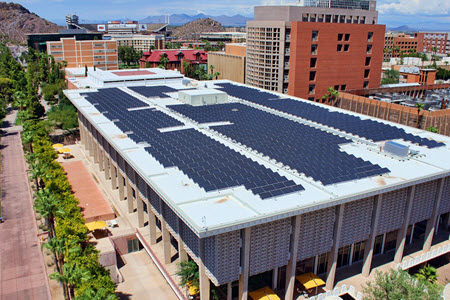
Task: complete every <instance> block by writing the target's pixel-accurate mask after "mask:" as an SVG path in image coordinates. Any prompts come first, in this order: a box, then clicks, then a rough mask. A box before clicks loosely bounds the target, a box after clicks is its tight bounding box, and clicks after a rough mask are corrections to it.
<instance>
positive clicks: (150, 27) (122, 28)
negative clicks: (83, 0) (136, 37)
mask: <svg viewBox="0 0 450 300" xmlns="http://www.w3.org/2000/svg"><path fill="white" fill-rule="evenodd" d="M167 25H169V24H167V23H154V24H146V23H138V22H137V21H126V22H120V21H109V22H108V23H106V24H78V27H79V28H83V29H86V30H87V31H89V32H102V33H105V34H112V35H115V34H128V35H130V34H136V33H140V34H162V35H164V36H167V34H168V30H167Z"/></svg>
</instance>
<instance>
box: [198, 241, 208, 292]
mask: <svg viewBox="0 0 450 300" xmlns="http://www.w3.org/2000/svg"><path fill="white" fill-rule="evenodd" d="M204 261H205V240H204V239H200V265H199V266H198V269H199V277H200V278H199V279H200V280H199V281H200V300H209V299H210V293H211V292H210V282H209V278H208V276H206V268H205V263H204Z"/></svg>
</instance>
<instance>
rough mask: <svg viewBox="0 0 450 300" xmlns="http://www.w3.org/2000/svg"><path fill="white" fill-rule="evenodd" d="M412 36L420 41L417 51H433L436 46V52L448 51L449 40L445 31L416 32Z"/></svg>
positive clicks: (447, 52) (449, 51)
mask: <svg viewBox="0 0 450 300" xmlns="http://www.w3.org/2000/svg"><path fill="white" fill-rule="evenodd" d="M414 37H416V38H417V39H418V40H420V41H421V44H422V47H421V48H420V49H418V51H419V52H434V51H433V50H432V49H433V48H434V47H436V53H440V54H449V53H450V40H449V39H448V34H447V33H446V32H417V33H415V34H414Z"/></svg>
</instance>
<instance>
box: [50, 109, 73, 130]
mask: <svg viewBox="0 0 450 300" xmlns="http://www.w3.org/2000/svg"><path fill="white" fill-rule="evenodd" d="M47 116H48V120H49V121H50V122H51V123H52V124H53V125H54V126H56V127H58V128H61V129H62V130H67V131H70V130H71V129H74V128H77V127H78V115H77V111H76V109H75V108H74V107H73V106H67V105H58V106H53V107H52V108H51V109H50V111H49V112H48V113H47Z"/></svg>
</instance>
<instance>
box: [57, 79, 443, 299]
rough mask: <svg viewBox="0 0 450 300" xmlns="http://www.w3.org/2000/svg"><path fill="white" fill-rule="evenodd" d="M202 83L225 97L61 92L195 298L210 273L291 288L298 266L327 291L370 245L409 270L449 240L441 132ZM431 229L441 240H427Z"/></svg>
mask: <svg viewBox="0 0 450 300" xmlns="http://www.w3.org/2000/svg"><path fill="white" fill-rule="evenodd" d="M205 85H206V87H205V88H207V89H212V92H213V93H215V91H214V90H218V91H221V92H225V93H227V94H228V103H225V104H212V105H200V106H190V105H187V104H183V103H182V102H180V101H179V100H177V99H178V92H179V91H181V92H183V90H185V89H192V88H193V87H195V85H183V84H166V85H155V86H141V87H129V88H108V89H95V90H70V91H69V90H67V91H65V94H66V95H67V97H68V98H69V99H70V100H71V101H72V103H73V104H74V105H75V107H76V108H77V109H78V112H79V115H78V116H79V124H80V134H81V143H82V144H83V145H84V146H85V148H86V150H87V152H88V153H89V155H90V156H92V157H93V158H94V162H95V163H98V164H99V166H100V170H104V174H105V178H107V179H110V180H111V181H110V182H111V187H112V189H115V190H116V189H118V190H119V197H120V199H121V200H123V201H126V203H127V204H128V212H129V213H130V214H131V213H134V211H136V212H137V219H138V223H139V225H138V226H139V227H140V228H141V229H140V230H139V232H146V233H147V232H148V236H149V241H150V242H149V244H151V245H152V246H153V247H156V246H158V244H159V246H158V247H162V249H164V251H163V254H162V255H163V257H162V258H161V261H162V262H163V263H164V264H170V263H171V261H172V253H171V251H172V250H171V249H172V248H171V247H172V246H171V244H176V245H177V246H176V247H177V250H178V257H179V259H180V260H186V259H187V258H188V257H190V258H192V259H193V260H194V261H195V262H196V263H197V264H198V266H199V272H200V297H201V299H202V300H208V299H210V282H212V283H213V284H214V285H216V286H225V287H226V289H225V290H226V291H227V295H228V299H231V297H232V293H233V292H234V293H236V294H237V295H238V299H248V298H249V297H248V295H249V292H251V291H250V290H249V280H251V278H252V277H253V276H255V275H258V274H266V275H269V276H270V277H271V278H272V281H271V282H272V284H271V287H272V289H274V290H276V291H277V293H278V294H279V295H281V296H283V298H284V299H289V300H291V299H295V298H296V297H297V296H298V294H297V292H296V288H295V280H296V279H295V276H296V275H298V274H301V273H307V272H315V273H316V274H319V275H320V276H321V277H322V278H323V279H325V280H326V289H327V290H329V291H331V290H333V288H334V286H335V279H336V274H338V273H339V270H342V268H345V267H346V266H349V265H358V266H360V269H359V271H358V272H361V273H362V275H363V276H368V275H369V273H370V271H371V269H372V261H373V260H374V259H375V258H376V257H378V255H381V256H384V257H392V259H393V261H394V262H395V263H396V264H398V265H397V266H398V267H400V268H404V269H407V268H410V267H413V266H415V265H418V264H420V263H422V262H424V261H427V260H430V259H431V258H434V257H437V256H440V255H444V254H446V253H448V252H449V251H450V247H449V246H448V245H447V244H449V242H448V231H447V227H448V222H449V218H448V217H449V212H450V161H449V160H448V159H446V158H447V157H448V156H449V154H450V153H449V152H450V150H449V146H450V138H448V137H446V136H441V135H438V134H435V133H431V132H427V131H423V130H418V129H415V128H411V127H407V126H402V125H399V124H394V123H391V122H387V121H382V120H376V121H374V120H371V119H368V118H367V117H366V116H363V115H359V114H356V113H353V112H348V111H345V110H342V109H338V108H335V107H330V106H327V105H323V104H318V103H313V102H310V101H306V100H303V99H298V98H294V97H289V98H288V97H287V96H286V95H283V94H280V93H275V92H268V91H264V90H262V89H258V88H251V87H248V86H245V85H242V84H238V83H233V82H229V81H209V82H207V83H205ZM198 90H199V92H198V93H197V94H198V95H200V94H203V93H205V92H202V91H205V89H204V87H203V83H201V84H199V85H198ZM280 132H281V133H283V134H280ZM437 141H439V142H437ZM146 223H147V225H146ZM158 231H161V233H162V239H161V240H156V233H157V232H158ZM441 233H444V236H445V237H444V240H443V241H445V245H444V246H441V244H437V245H433V244H434V243H439V242H441V241H442V240H439V238H440V237H442V234H441ZM411 242H412V244H410V243H411ZM412 245H416V246H418V247H419V249H418V250H416V251H419V252H418V253H419V256H418V257H417V259H414V257H415V256H414V253H411V251H410V249H411V248H410V247H411V246H412ZM422 251H424V252H422ZM405 253H407V254H405ZM420 253H424V254H423V255H422V256H420ZM411 257H413V258H411ZM358 262H359V264H358ZM342 290H343V289H342ZM339 291H340V290H339V289H338V292H339ZM294 297H295V298H294Z"/></svg>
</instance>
